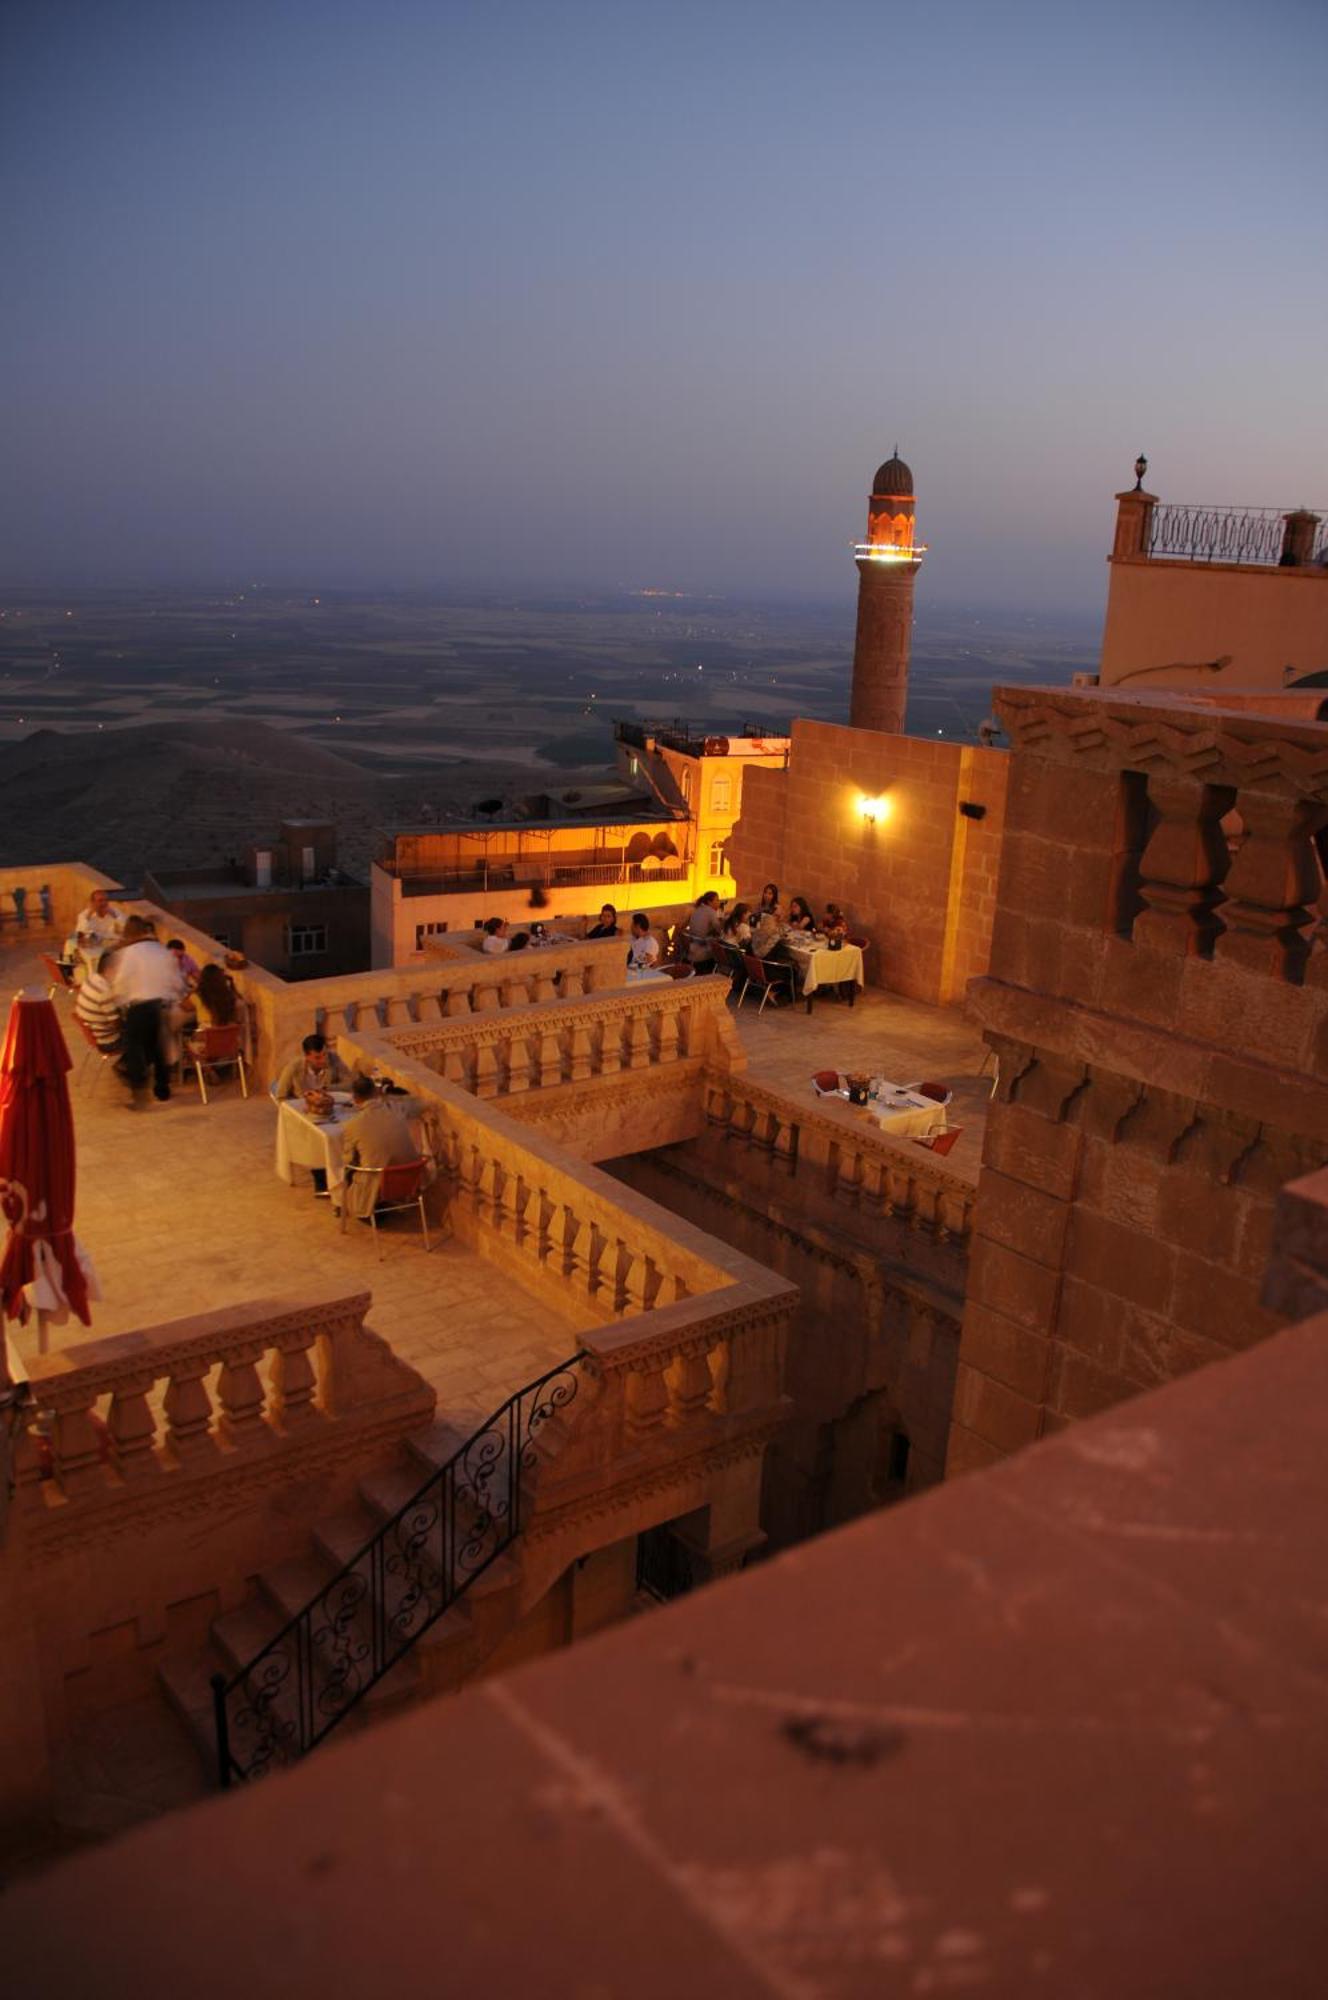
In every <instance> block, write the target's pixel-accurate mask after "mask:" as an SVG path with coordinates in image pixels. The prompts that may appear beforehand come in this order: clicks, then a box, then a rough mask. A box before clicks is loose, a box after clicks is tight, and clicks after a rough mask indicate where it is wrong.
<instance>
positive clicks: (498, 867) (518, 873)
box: [391, 854, 690, 896]
mask: <svg viewBox="0 0 1328 2000" xmlns="http://www.w3.org/2000/svg"><path fill="white" fill-rule="evenodd" d="M391 872H392V873H394V874H396V875H397V876H398V877H399V879H400V882H401V893H402V895H403V896H445V895H450V894H452V893H454V892H457V891H460V890H479V891H481V892H482V893H489V892H496V891H497V890H499V889H529V888H534V887H539V888H542V889H614V888H618V887H619V886H621V885H624V884H627V883H634V882H635V883H647V884H648V883H651V882H685V881H686V880H687V877H688V874H689V873H690V869H689V866H688V863H687V862H686V861H684V860H682V859H681V858H679V857H677V856H670V857H669V858H668V859H667V860H662V861H660V862H659V863H658V864H656V865H650V864H647V863H644V862H640V861H594V862H586V863H582V864H578V863H576V862H571V863H569V864H568V865H567V866H565V867H564V866H563V864H562V863H561V862H560V861H559V860H558V858H557V855H556V854H555V855H554V856H553V858H552V860H551V861H546V860H544V859H543V858H541V859H540V860H538V861H529V860H525V859H522V860H519V861H513V862H502V861H495V862H493V863H491V865H490V866H489V867H488V868H458V869H441V870H440V869H436V868H435V869H429V870H427V871H424V870H422V871H421V872H420V873H419V874H418V875H411V874H408V873H406V871H405V870H404V869H401V868H395V869H393V870H392V871H391Z"/></svg>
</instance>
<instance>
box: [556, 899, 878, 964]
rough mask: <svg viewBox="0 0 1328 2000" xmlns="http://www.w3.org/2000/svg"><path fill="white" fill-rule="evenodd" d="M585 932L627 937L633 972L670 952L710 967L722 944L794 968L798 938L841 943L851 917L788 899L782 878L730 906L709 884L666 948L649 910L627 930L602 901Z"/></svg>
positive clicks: (834, 909) (834, 905)
mask: <svg viewBox="0 0 1328 2000" xmlns="http://www.w3.org/2000/svg"><path fill="white" fill-rule="evenodd" d="M585 935H586V937H588V938H610V937H624V936H625V937H626V938H627V940H628V944H627V969H628V973H629V975H631V974H635V975H637V976H640V975H641V974H642V973H645V972H648V971H651V970H653V969H654V968H655V967H657V966H658V965H659V964H660V962H661V960H663V959H664V958H665V957H666V956H667V955H669V954H671V955H672V956H673V957H674V958H675V959H676V960H679V961H681V962H683V963H684V964H688V965H690V966H691V967H692V968H693V970H694V971H696V972H712V971H714V970H715V968H716V965H717V963H718V962H719V960H720V959H721V958H722V957H723V956H724V954H723V953H722V951H720V950H719V949H718V947H720V946H722V945H729V946H732V947H733V948H734V949H736V950H738V951H741V952H751V953H753V954H754V955H755V956H756V957H757V958H761V959H764V960H766V961H767V962H770V961H773V962H774V963H776V964H786V965H789V966H790V967H791V968H794V969H796V967H797V963H798V956H797V940H798V939H799V938H800V937H805V938H806V939H807V940H808V941H809V942H810V941H811V940H813V939H815V940H816V942H817V943H826V944H834V943H835V942H836V941H838V942H841V943H842V942H843V941H845V940H846V939H847V938H848V918H847V916H846V915H845V913H844V911H843V909H842V908H841V907H840V905H839V904H838V903H826V904H825V906H824V908H823V909H822V911H821V913H820V915H819V916H818V914H817V912H816V910H815V908H814V907H813V905H812V902H811V900H810V898H809V897H807V896H790V897H789V899H788V902H787V904H785V903H784V902H783V900H782V899H781V896H780V892H779V885H778V883H776V882H767V883H766V884H765V887H764V888H763V889H762V890H761V893H760V896H759V898H758V899H757V900H756V901H755V902H754V903H749V902H743V901H738V902H735V903H733V904H732V905H731V906H730V907H728V908H727V909H726V908H725V906H724V904H723V903H722V902H721V900H720V896H719V893H718V891H717V890H714V889H708V890H707V891H706V893H705V894H704V895H703V896H700V897H698V898H697V901H696V903H695V905H694V907H693V908H692V910H691V912H690V913H689V915H688V916H687V918H686V920H685V921H684V922H682V923H680V924H678V925H676V926H675V927H673V930H672V933H671V936H670V938H669V941H668V950H667V952H666V948H665V946H664V945H662V944H661V942H660V939H659V938H658V937H657V936H656V935H655V933H654V932H653V931H652V929H651V924H650V916H649V914H648V913H647V912H646V911H644V910H637V911H636V912H634V913H633V915H632V917H631V919H630V923H629V926H628V928H627V930H626V931H624V929H623V927H622V926H621V924H620V923H619V918H618V912H617V910H616V909H615V907H614V905H613V904H612V903H605V904H604V906H603V908H602V909H601V911H600V913H599V918H598V920H597V921H596V922H595V923H593V924H591V925H590V926H589V927H588V928H587V930H586V932H585Z"/></svg>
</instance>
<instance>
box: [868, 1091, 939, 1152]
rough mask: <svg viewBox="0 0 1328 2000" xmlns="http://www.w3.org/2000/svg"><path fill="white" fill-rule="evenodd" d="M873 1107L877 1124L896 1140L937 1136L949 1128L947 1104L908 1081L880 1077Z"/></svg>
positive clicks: (871, 1104) (873, 1092) (872, 1102)
mask: <svg viewBox="0 0 1328 2000" xmlns="http://www.w3.org/2000/svg"><path fill="white" fill-rule="evenodd" d="M870 1106H871V1110H872V1112H873V1113H874V1115H875V1118H876V1122H877V1124H878V1125H879V1126H880V1128H881V1130H882V1131H883V1132H888V1133H889V1134H890V1137H891V1138H892V1139H934V1138H935V1137H936V1135H937V1133H938V1132H944V1131H945V1130H946V1129H947V1121H946V1116H945V1106H944V1105H943V1104H939V1103H938V1102H937V1101H936V1099H935V1098H934V1097H926V1096H924V1095H923V1093H922V1092H921V1091H920V1090H916V1089H913V1088H911V1087H910V1086H909V1085H908V1084H902V1083H886V1082H885V1081H883V1080H882V1079H879V1078H878V1079H877V1080H876V1082H875V1083H874V1085H873V1088H872V1095H871V1098H870Z"/></svg>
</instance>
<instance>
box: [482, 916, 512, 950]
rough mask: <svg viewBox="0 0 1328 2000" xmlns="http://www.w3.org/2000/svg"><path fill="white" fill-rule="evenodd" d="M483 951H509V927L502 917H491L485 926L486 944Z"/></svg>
mask: <svg viewBox="0 0 1328 2000" xmlns="http://www.w3.org/2000/svg"><path fill="white" fill-rule="evenodd" d="M480 950H481V951H506V950H507V925H506V924H505V923H504V922H503V920H502V918H501V917H490V918H489V919H488V920H487V922H486V923H485V926H484V942H483V944H482V945H481V946H480Z"/></svg>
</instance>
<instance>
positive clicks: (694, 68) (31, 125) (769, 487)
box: [0, 0, 1328, 613]
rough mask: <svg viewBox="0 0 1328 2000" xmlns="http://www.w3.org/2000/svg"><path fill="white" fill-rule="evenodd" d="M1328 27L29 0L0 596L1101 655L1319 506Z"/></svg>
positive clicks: (861, 12)
mask: <svg viewBox="0 0 1328 2000" xmlns="http://www.w3.org/2000/svg"><path fill="white" fill-rule="evenodd" d="M1326 92H1328V6H1325V5H1323V4H1322V0H1265V4H1263V5H1262V6H1261V7H1260V8H1258V9H1255V8H1252V7H1250V6H1249V5H1248V0H1244V4H1240V5H1235V4H1228V0H1146V4H1140V0H1114V3H1113V4H1109V5H1105V6H1093V7H1090V6H1088V5H1087V4H1084V0H1068V4H1067V0H1056V4H1042V0H1003V4H997V0H990V4H987V0H914V4H913V5H912V6H911V7H909V8H898V7H891V6H887V5H884V4H879V0H878V4H876V5H872V6H868V5H861V4H858V3H857V0H801V4H796V5H792V4H782V0H764V4H749V0H704V4H693V0H651V4H649V5H644V4H640V0H602V3H601V0H538V4H527V0H224V4H222V0H204V4H199V0H144V3H143V4H139V0H3V5H0V188H2V190H3V207H2V209H0V212H2V213H3V215H4V217H5V222H4V227H3V232H2V233H0V243H2V244H3V252H2V254H3V260H4V278H3V283H0V426H2V428H0V584H4V585H7V586H10V587H18V588H36V587H43V588H44V587H47V586H49V585H54V584H66V585H68V586H70V587H71V588H73V587H80V586H81V587H88V586H99V585H103V584H114V585H117V586H121V587H133V586H135V585H138V584H161V583H182V584H192V583H196V582H212V581H228V580H234V579H237V578H240V577H243V578H246V579H253V580H258V581H264V582H270V583H297V584H307V585H308V586H309V587H310V588H317V587H319V586H321V587H323V588H327V589H332V588H337V587H340V588H355V589H360V588H365V589H368V588H378V587H387V586H394V585H395V586H410V587H412V588H425V589H431V588H438V589H439V590H441V591H448V592H454V591H457V590H465V589H468V588H472V587H474V588H486V589H492V588H500V589H504V590H506V589H511V590H512V591H513V592H520V591H521V590H522V589H529V590H531V591H532V592H539V591H543V590H548V589H550V588H569V589H576V588H587V589H589V588H604V589H609V588H629V589H630V588H639V587H659V588H674V589H681V590H688V591H697V592H708V593H717V594H721V595H734V596H738V597H747V598H751V597H762V598H769V599H770V600H771V601H778V600H780V599H786V598H795V597H805V598H816V599H822V600H833V599H835V598H836V597H838V596H839V595H840V594H851V592H852V590H853V588H854V578H853V574H852V557H851V551H850V545H851V544H852V543H853V542H854V541H855V540H857V539H858V538H859V537H860V536H861V535H862V533H863V529H864V524H865V513H866V495H867V492H868V489H869V486H870V483H871V475H872V473H873V471H874V470H875V467H876V465H877V463H878V462H879V461H880V460H881V459H883V458H885V457H886V456H888V454H889V452H890V450H891V449H892V447H893V446H894V445H895V444H896V442H897V443H898V445H899V447H900V450H901V451H902V453H903V455H904V456H905V457H906V458H907V459H908V461H909V463H910V464H911V466H912V468H913V471H914V476H915V480H916V486H917V493H918V521H919V532H920V534H921V536H922V538H923V539H924V540H925V541H926V542H927V543H928V545H929V550H930V553H929V554H928V556H927V559H926V563H925V565H924V571H923V577H922V580H921V582H920V585H919V590H920V593H924V592H925V593H926V595H927V596H929V597H930V598H931V599H932V600H933V601H934V602H936V603H944V602H946V601H955V602H983V603H993V604H1001V605H1008V606H1009V607H1010V608H1011V609H1012V610H1017V609H1021V608H1022V609H1027V610H1029V611H1031V612H1036V613H1049V612H1056V611H1060V610H1067V611H1069V610H1075V611H1084V612H1091V611H1092V610H1094V609H1095V608H1096V607H1098V606H1100V604H1101V602H1102V599H1103V595H1104V592H1105V577H1106V571H1105V564H1104V557H1105V554H1106V552H1107V550H1108V548H1109V547H1110V542H1111V534H1112V525H1113V520H1114V506H1113V502H1112V495H1113V493H1114V492H1115V491H1117V490H1118V489H1119V488H1120V487H1122V486H1124V485H1127V484H1130V483H1132V473H1131V470H1130V468H1131V467H1132V464H1133V461H1134V458H1135V455H1136V453H1137V452H1139V451H1140V450H1141V449H1142V450H1143V451H1145V452H1146V453H1147V455H1148V457H1149V460H1150V468H1151V469H1150V473H1149V479H1148V484H1149V486H1150V487H1151V488H1152V490H1154V491H1155V492H1157V493H1159V494H1160V495H1161V496H1162V497H1163V498H1165V499H1172V500H1203V501H1209V502H1213V503H1226V504H1233V505H1234V504H1248V505H1267V506H1286V507H1290V506H1295V505H1314V504H1315V503H1316V502H1317V503H1319V504H1320V505H1322V506H1324V507H1325V508H1328V449H1326V446H1328V400H1326V399H1325V396H1324V380H1325V374H1326V373H1328V369H1326V368H1325V359H1324V348H1323V340H1324V330H1325V325H1328V242H1326V241H1325V235H1326V233H1328V177H1326V176H1325V168H1326V167H1328V136H1326V135H1328V121H1326V120H1325V119H1324V116H1323V104H1324V102H1325V95H1326Z"/></svg>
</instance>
